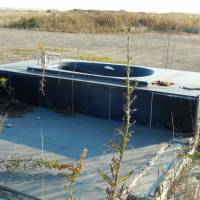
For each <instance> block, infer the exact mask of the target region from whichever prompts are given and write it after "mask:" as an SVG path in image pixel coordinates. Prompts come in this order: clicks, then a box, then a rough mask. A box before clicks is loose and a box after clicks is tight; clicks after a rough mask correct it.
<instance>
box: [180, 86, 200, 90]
mask: <svg viewBox="0 0 200 200" xmlns="http://www.w3.org/2000/svg"><path fill="white" fill-rule="evenodd" d="M180 88H182V89H184V90H200V88H192V87H185V86H183V87H180Z"/></svg>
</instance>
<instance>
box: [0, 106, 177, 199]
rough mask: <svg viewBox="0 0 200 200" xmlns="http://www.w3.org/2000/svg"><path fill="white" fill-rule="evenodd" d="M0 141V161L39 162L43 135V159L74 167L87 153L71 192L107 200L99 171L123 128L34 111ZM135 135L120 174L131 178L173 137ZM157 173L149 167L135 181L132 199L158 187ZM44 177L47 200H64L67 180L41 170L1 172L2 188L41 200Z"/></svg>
mask: <svg viewBox="0 0 200 200" xmlns="http://www.w3.org/2000/svg"><path fill="white" fill-rule="evenodd" d="M6 124H12V127H11V128H9V127H5V128H4V130H3V132H2V133H1V135H0V157H1V159H3V158H4V159H6V158H8V156H10V157H18V158H19V157H20V158H24V157H33V158H41V132H42V134H43V136H44V158H45V159H57V160H60V161H67V162H73V161H75V160H77V159H78V158H79V155H80V153H81V151H82V149H83V148H85V147H86V148H87V149H88V151H89V154H88V157H87V159H86V166H85V170H84V172H83V173H82V175H81V176H80V177H79V179H78V183H77V184H76V186H75V190H76V193H77V195H78V197H80V199H81V200H83V199H85V200H86V199H87V200H90V199H105V195H106V193H105V188H106V184H105V183H104V182H103V181H102V179H101V178H100V177H99V175H98V172H97V169H104V170H107V171H108V170H109V168H108V165H109V162H110V158H111V156H112V154H111V153H110V152H108V151H106V150H105V148H104V145H105V144H107V143H108V142H109V141H110V140H111V139H112V138H114V137H116V136H115V129H116V128H118V127H120V126H121V122H116V121H108V120H103V119H98V118H92V117H87V116H83V115H79V114H73V115H69V116H64V115H62V114H60V113H55V112H52V111H49V110H47V109H43V108H38V107H37V108H34V110H33V112H29V113H26V114H25V115H24V116H23V117H21V118H10V119H8V121H7V122H6ZM134 131H135V133H134V134H133V138H132V140H131V142H130V146H129V149H128V150H127V151H126V156H125V159H124V161H123V172H122V173H126V172H128V171H130V170H134V175H133V176H132V177H131V178H130V180H129V181H128V183H131V182H132V181H133V180H134V177H136V176H137V174H138V173H140V172H141V170H142V169H145V167H146V166H147V163H149V162H150V161H151V160H152V159H154V158H155V156H156V155H157V153H158V151H159V150H160V149H161V148H162V146H163V145H165V144H167V143H168V142H169V141H170V139H171V137H172V134H171V133H169V132H166V131H160V130H155V129H149V128H144V127H139V126H135V127H134ZM172 155H173V154H172V148H169V149H167V150H166V153H165V154H163V156H162V158H161V163H162V165H163V168H165V169H168V167H169V166H170V164H171V163H172ZM156 173H157V167H156V166H154V167H151V168H150V169H149V170H148V171H147V173H146V174H145V175H144V176H143V177H142V178H141V179H140V180H139V183H138V188H135V189H134V191H135V193H136V194H138V195H141V194H144V191H145V192H146V193H148V192H149V191H150V190H151V188H152V187H154V185H155V184H156V183H157V176H156ZM43 176H44V191H45V192H44V194H45V199H48V200H51V199H52V200H55V199H56V200H59V199H65V198H66V197H67V194H66V192H65V189H64V186H65V185H67V178H66V177H64V176H63V175H62V174H60V173H58V172H56V171H53V170H47V169H45V173H44V175H43V171H42V169H34V170H33V169H29V170H20V169H19V170H17V171H15V172H14V173H8V172H6V171H5V170H3V169H1V170H0V185H2V186H5V187H9V188H11V189H13V190H16V191H19V192H22V193H25V194H28V195H31V196H34V197H37V198H39V199H41V195H42V189H41V188H42V182H43Z"/></svg>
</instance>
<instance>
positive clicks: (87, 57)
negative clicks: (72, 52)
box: [73, 54, 126, 64]
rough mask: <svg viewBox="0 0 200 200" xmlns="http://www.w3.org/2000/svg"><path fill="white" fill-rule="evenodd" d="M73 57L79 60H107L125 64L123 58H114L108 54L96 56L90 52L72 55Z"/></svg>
mask: <svg viewBox="0 0 200 200" xmlns="http://www.w3.org/2000/svg"><path fill="white" fill-rule="evenodd" d="M73 58H75V59H79V60H89V61H97V62H108V63H119V64H125V63H126V61H125V60H114V59H113V58H111V57H109V56H97V55H92V54H82V55H78V56H75V57H73Z"/></svg>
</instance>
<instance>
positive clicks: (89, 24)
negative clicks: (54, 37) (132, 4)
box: [0, 10, 200, 33]
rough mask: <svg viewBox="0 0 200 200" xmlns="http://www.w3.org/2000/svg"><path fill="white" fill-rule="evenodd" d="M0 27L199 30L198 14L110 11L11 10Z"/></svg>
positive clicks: (0, 16) (2, 16)
mask: <svg viewBox="0 0 200 200" xmlns="http://www.w3.org/2000/svg"><path fill="white" fill-rule="evenodd" d="M0 25H1V26H4V27H12V28H23V29H36V30H45V31H57V32H72V33H77V32H87V33H119V32H124V31H126V28H127V27H129V28H131V30H132V31H135V30H137V31H142V32H146V31H157V32H166V31H174V32H186V33H199V32H200V16H199V15H191V14H178V13H177V14H175V13H172V14H153V13H148V14H147V13H132V12H123V11H119V12H112V11H82V10H73V11H67V12H58V11H51V10H48V11H46V12H44V11H43V12H42V11H40V12H39V11H38V12H37V11H32V12H31V11H23V12H22V11H21V12H20V11H14V12H5V13H3V14H2V13H1V14H0Z"/></svg>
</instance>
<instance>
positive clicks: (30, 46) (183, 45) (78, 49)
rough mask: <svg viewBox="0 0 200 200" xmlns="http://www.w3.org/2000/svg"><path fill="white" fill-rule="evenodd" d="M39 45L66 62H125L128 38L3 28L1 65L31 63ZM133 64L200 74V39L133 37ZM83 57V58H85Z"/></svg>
mask: <svg viewBox="0 0 200 200" xmlns="http://www.w3.org/2000/svg"><path fill="white" fill-rule="evenodd" d="M38 44H43V45H44V46H45V47H48V48H50V49H51V50H56V51H58V50H59V49H60V48H63V49H64V52H63V58H70V57H74V56H78V55H90V56H102V57H108V58H110V59H112V60H113V61H116V62H118V61H119V62H123V61H125V60H126V49H127V48H126V46H127V36H126V35H125V34H107V35H105V34H85V33H53V32H38V31H27V30H15V29H5V28H0V54H1V61H0V62H1V63H11V62H16V61H19V60H28V59H31V58H32V54H33V53H34V52H35V51H36V49H37V47H38ZM131 47H132V49H131V53H132V57H133V64H135V65H144V66H151V67H159V68H170V69H180V70H187V71H199V72H200V65H199V58H200V35H175V34H158V33H145V34H136V35H132V44H131ZM83 57H84V56H83Z"/></svg>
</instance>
